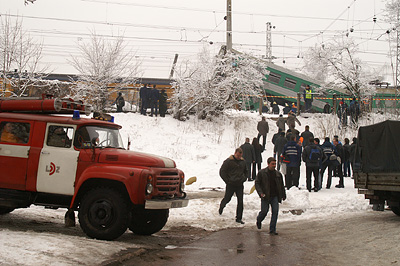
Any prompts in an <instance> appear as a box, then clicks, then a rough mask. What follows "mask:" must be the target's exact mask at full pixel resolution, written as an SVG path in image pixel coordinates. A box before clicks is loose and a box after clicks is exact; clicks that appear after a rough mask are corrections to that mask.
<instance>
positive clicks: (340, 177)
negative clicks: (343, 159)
mask: <svg viewBox="0 0 400 266" xmlns="http://www.w3.org/2000/svg"><path fill="white" fill-rule="evenodd" d="M342 170H343V164H340V165H339V166H338V168H337V171H338V176H339V184H338V185H339V186H343V187H344V180H343V171H342Z"/></svg>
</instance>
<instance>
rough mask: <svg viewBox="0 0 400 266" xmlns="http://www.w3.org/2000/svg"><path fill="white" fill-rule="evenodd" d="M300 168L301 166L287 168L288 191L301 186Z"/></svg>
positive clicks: (286, 184)
mask: <svg viewBox="0 0 400 266" xmlns="http://www.w3.org/2000/svg"><path fill="white" fill-rule="evenodd" d="M299 168H300V167H299V166H286V175H285V186H286V187H287V189H290V188H291V187H292V186H296V187H298V186H299V178H300V175H299V174H300V171H299ZM296 184H297V185H296Z"/></svg>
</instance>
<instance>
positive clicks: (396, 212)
mask: <svg viewBox="0 0 400 266" xmlns="http://www.w3.org/2000/svg"><path fill="white" fill-rule="evenodd" d="M390 209H391V210H392V212H394V213H395V214H396V215H398V216H400V207H394V206H390Z"/></svg>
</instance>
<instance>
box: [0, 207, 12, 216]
mask: <svg viewBox="0 0 400 266" xmlns="http://www.w3.org/2000/svg"><path fill="white" fill-rule="evenodd" d="M13 210H14V208H9V207H0V215H2V214H7V213H10V212H12V211H13Z"/></svg>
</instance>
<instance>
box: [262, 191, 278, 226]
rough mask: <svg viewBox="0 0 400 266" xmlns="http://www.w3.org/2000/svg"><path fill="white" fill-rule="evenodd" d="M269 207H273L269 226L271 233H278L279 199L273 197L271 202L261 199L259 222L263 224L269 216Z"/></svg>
mask: <svg viewBox="0 0 400 266" xmlns="http://www.w3.org/2000/svg"><path fill="white" fill-rule="evenodd" d="M269 205H271V209H272V215H271V222H270V224H269V231H270V232H276V222H277V221H278V213H279V202H278V197H273V198H272V199H271V200H268V199H261V211H260V212H259V213H258V216H257V222H258V223H261V222H262V221H263V220H264V219H265V217H266V216H267V214H268V210H269Z"/></svg>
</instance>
